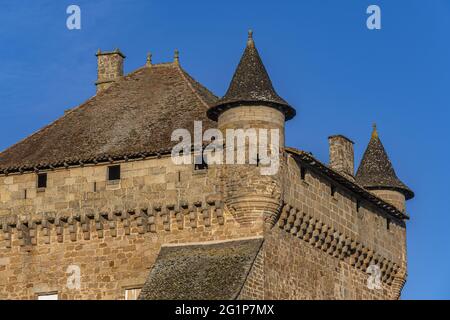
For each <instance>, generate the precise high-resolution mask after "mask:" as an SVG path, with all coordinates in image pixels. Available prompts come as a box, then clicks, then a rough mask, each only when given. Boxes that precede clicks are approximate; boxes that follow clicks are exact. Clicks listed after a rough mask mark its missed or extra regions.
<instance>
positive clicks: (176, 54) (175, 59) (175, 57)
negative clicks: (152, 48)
mask: <svg viewBox="0 0 450 320" xmlns="http://www.w3.org/2000/svg"><path fill="white" fill-rule="evenodd" d="M173 62H175V63H176V64H178V63H180V52H179V51H178V50H177V49H175V52H174V55H173Z"/></svg>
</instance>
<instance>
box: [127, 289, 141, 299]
mask: <svg viewBox="0 0 450 320" xmlns="http://www.w3.org/2000/svg"><path fill="white" fill-rule="evenodd" d="M140 293H141V288H133V289H125V300H137V299H138V298H139V294H140Z"/></svg>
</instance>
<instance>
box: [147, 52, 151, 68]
mask: <svg viewBox="0 0 450 320" xmlns="http://www.w3.org/2000/svg"><path fill="white" fill-rule="evenodd" d="M151 65H152V53H151V52H149V53H147V66H151Z"/></svg>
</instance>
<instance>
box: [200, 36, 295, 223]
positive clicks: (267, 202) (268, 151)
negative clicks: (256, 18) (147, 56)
mask: <svg viewBox="0 0 450 320" xmlns="http://www.w3.org/2000/svg"><path fill="white" fill-rule="evenodd" d="M208 116H209V118H210V119H212V120H215V121H218V128H219V129H220V130H221V132H222V134H223V136H224V139H225V141H224V142H225V149H226V154H227V156H226V157H225V165H224V167H223V168H224V171H223V177H224V192H225V203H226V205H227V207H228V209H229V210H230V211H231V212H232V214H233V215H234V217H235V218H236V220H237V221H239V222H240V223H253V224H260V223H262V222H263V221H265V222H266V225H273V223H274V221H275V219H276V217H277V215H278V213H279V210H280V206H281V186H282V184H281V180H280V179H281V175H280V170H281V164H282V159H281V156H282V154H283V152H282V150H283V149H284V136H285V134H284V124H285V121H287V120H290V119H292V118H293V117H294V116H295V109H294V108H292V107H291V106H290V105H289V104H288V103H287V102H286V101H284V100H283V99H282V98H280V97H279V96H278V94H277V93H276V91H275V89H274V88H273V85H272V82H271V80H270V78H269V75H268V73H267V71H266V69H265V67H264V65H263V63H262V61H261V58H260V56H259V53H258V50H257V49H256V47H255V43H254V41H253V36H252V32H251V31H249V33H248V40H247V46H246V48H245V51H244V53H243V55H242V57H241V60H240V62H239V65H238V66H237V68H236V71H235V73H234V76H233V78H232V80H231V83H230V86H229V88H228V90H227V92H226V94H225V96H224V97H223V98H222V99H220V100H219V101H218V102H217V104H216V105H215V106H213V107H211V108H210V109H209V110H208ZM240 139H241V141H244V143H240V142H239V140H240ZM265 139H267V144H266V143H265ZM264 149H265V150H264ZM242 151H243V152H242ZM230 152H232V153H233V154H234V155H235V156H234V157H233V161H230V160H232V159H231V157H230V156H229V155H230ZM242 154H245V160H244V159H242V157H240V156H239V155H241V156H242ZM277 159H278V164H276V163H275V162H276V161H277Z"/></svg>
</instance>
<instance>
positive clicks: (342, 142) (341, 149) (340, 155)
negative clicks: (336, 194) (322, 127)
mask: <svg viewBox="0 0 450 320" xmlns="http://www.w3.org/2000/svg"><path fill="white" fill-rule="evenodd" d="M328 143H329V145H330V168H331V169H334V170H336V171H338V172H339V173H341V174H343V175H344V176H345V177H347V178H349V179H350V180H352V181H355V178H354V170H355V167H354V152H353V144H354V143H353V141H351V140H350V139H348V138H346V137H344V136H342V135H335V136H331V137H328Z"/></svg>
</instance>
